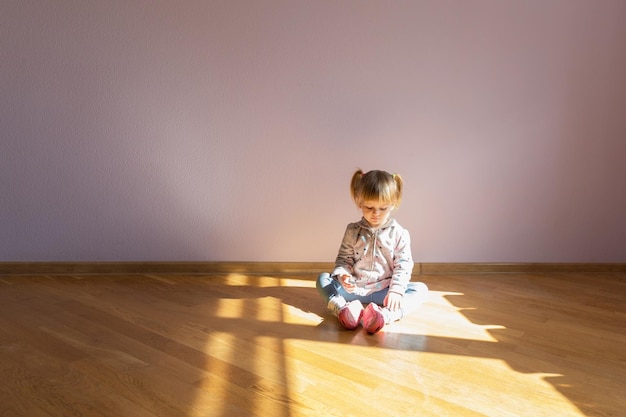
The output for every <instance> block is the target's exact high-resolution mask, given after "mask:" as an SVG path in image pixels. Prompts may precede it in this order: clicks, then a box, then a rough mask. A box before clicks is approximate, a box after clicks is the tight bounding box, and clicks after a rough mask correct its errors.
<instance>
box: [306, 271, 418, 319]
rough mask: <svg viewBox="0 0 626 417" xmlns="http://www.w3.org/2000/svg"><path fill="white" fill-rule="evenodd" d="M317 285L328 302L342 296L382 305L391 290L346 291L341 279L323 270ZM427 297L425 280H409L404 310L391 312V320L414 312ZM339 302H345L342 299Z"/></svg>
mask: <svg viewBox="0 0 626 417" xmlns="http://www.w3.org/2000/svg"><path fill="white" fill-rule="evenodd" d="M315 286H316V287H317V291H318V292H319V293H320V295H321V296H322V298H323V299H324V301H325V302H326V303H327V304H328V302H329V301H330V300H331V299H333V298H335V297H340V298H341V299H343V300H345V301H346V302H350V301H354V300H359V301H360V302H361V303H363V304H364V305H365V304H369V303H376V304H378V305H379V306H381V307H382V306H383V303H384V301H385V297H386V296H387V293H388V292H389V288H383V289H382V290H380V291H377V292H374V293H371V294H369V295H356V294H352V293H349V292H348V291H346V289H345V288H344V287H343V286H342V285H341V284H340V283H339V281H338V280H336V279H334V278H333V277H331V275H330V274H329V273H328V272H323V273H321V274H320V276H319V277H318V278H317V282H316V285H315ZM427 297H428V287H427V286H426V284H424V283H423V282H409V285H408V286H407V289H406V291H405V293H404V299H403V300H402V310H401V311H398V312H396V314H393V313H391V316H390V320H389V321H395V320H399V319H400V318H402V317H404V316H406V315H408V314H410V313H412V312H413V311H414V310H415V309H417V308H418V307H419V306H420V305H421V304H422V303H423V302H424V301H425V300H426V298H427ZM336 300H337V299H336ZM337 301H338V300H337ZM339 303H340V304H343V303H342V302H341V301H340V302H339Z"/></svg>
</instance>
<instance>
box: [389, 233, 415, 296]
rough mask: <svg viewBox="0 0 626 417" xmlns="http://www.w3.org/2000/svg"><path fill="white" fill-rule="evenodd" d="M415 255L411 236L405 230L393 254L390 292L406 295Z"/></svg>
mask: <svg viewBox="0 0 626 417" xmlns="http://www.w3.org/2000/svg"><path fill="white" fill-rule="evenodd" d="M413 265H414V263H413V255H412V254H411V236H410V235H409V232H408V231H407V230H403V231H402V233H401V234H400V237H399V239H398V243H397V245H396V248H395V250H394V256H393V275H392V277H391V284H390V286H389V292H393V293H397V294H400V295H404V292H405V291H406V287H407V286H408V284H409V281H411V273H412V272H413Z"/></svg>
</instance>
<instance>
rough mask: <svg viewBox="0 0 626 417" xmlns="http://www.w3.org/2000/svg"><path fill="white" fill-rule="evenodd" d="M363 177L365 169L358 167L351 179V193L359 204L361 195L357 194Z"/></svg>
mask: <svg viewBox="0 0 626 417" xmlns="http://www.w3.org/2000/svg"><path fill="white" fill-rule="evenodd" d="M362 178H363V171H362V170H361V169H357V170H356V172H355V173H354V174H352V180H350V195H351V196H352V200H354V202H355V203H356V204H357V205H358V204H359V201H358V200H359V195H357V189H358V186H359V183H360V182H361V179H362Z"/></svg>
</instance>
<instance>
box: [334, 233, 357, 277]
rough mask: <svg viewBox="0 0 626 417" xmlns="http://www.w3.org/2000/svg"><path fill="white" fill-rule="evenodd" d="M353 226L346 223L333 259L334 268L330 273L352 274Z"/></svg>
mask: <svg viewBox="0 0 626 417" xmlns="http://www.w3.org/2000/svg"><path fill="white" fill-rule="evenodd" d="M353 229H354V228H353V227H351V225H348V227H346V231H345V233H344V235H343V239H342V240H341V246H339V252H338V253H337V258H336V259H335V269H334V271H333V274H332V275H337V276H341V275H352V273H353V272H354V236H353V235H354V233H353Z"/></svg>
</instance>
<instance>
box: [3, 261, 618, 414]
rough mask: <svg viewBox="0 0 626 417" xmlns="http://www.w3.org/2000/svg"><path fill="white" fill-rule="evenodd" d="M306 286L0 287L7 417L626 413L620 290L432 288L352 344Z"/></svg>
mask: <svg viewBox="0 0 626 417" xmlns="http://www.w3.org/2000/svg"><path fill="white" fill-rule="evenodd" d="M314 278H315V277H314V276H311V274H310V273H301V274H298V273H296V272H294V273H290V274H281V275H276V276H268V275H263V274H249V273H248V274H247V273H234V272H225V273H223V274H210V275H209V274H207V275H198V274H196V275H178V274H171V273H169V274H154V273H151V274H115V275H79V274H77V275H54V276H45V275H34V276H26V275H24V276H19V277H17V276H16V277H4V278H3V279H2V280H0V415H8V416H17V417H20V416H28V417H38V416H70V415H82V416H86V417H92V416H121V415H128V416H139V417H144V416H145V417H155V416H168V417H170V416H174V417H176V416H180V417H191V416H207V415H210V416H215V417H226V416H229V417H230V416H263V417H265V416H273V417H297V416H342V417H345V416H364V415H397V416H438V417H439V416H454V417H456V416H472V417H477V416H490V417H491V416H494V417H502V416H504V417H506V416H533V417H534V416H550V417H554V416H559V417H560V416H572V417H618V416H621V415H623V410H624V409H626V400H625V399H624V396H623V387H624V386H626V354H625V352H626V351H625V350H624V348H623V346H624V345H625V342H626V332H625V331H624V329H626V302H625V301H626V275H624V274H621V273H605V272H604V273H598V272H590V273H587V274H580V273H574V272H572V273H562V272H555V273H548V272H539V273H530V272H525V273H520V274H493V273H490V274H468V275H463V274H449V275H432V276H422V277H420V279H422V280H424V281H425V282H426V283H427V284H428V285H429V287H430V288H431V290H432V291H431V295H430V297H429V299H428V300H427V302H426V303H425V304H424V305H423V306H422V307H420V309H418V311H416V313H415V314H413V315H411V316H409V317H406V318H405V319H404V320H402V321H401V322H398V323H394V324H392V325H389V326H386V327H385V329H384V330H383V331H382V332H381V333H378V334H376V335H367V334H366V333H365V332H364V331H363V330H361V329H360V330H357V331H354V332H352V331H346V330H344V329H342V328H341V326H340V325H339V324H338V323H337V321H336V319H335V318H334V317H333V316H332V315H331V314H330V313H329V312H327V311H326V309H325V306H324V305H323V303H322V302H321V300H320V299H319V296H318V294H317V291H316V290H315V285H314V281H313V279H314Z"/></svg>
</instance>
